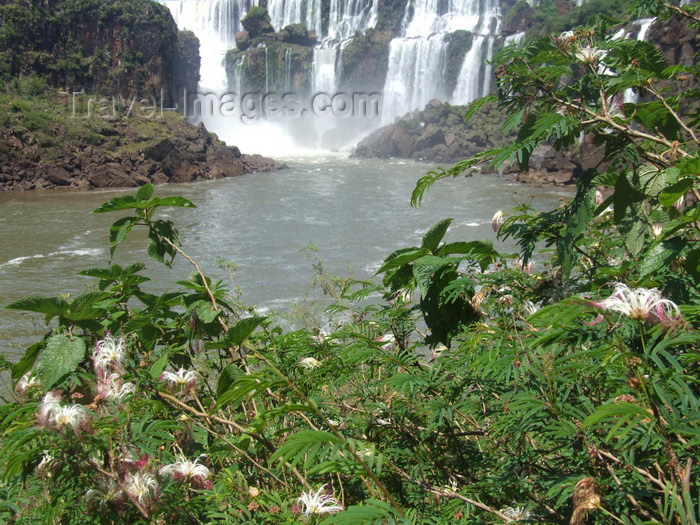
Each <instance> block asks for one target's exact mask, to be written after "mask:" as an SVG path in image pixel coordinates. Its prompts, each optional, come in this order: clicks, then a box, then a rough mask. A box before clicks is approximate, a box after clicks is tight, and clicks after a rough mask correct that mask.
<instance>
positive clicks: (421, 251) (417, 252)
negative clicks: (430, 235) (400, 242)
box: [375, 248, 430, 275]
mask: <svg viewBox="0 0 700 525" xmlns="http://www.w3.org/2000/svg"><path fill="white" fill-rule="evenodd" d="M429 253H430V252H429V251H428V250H427V249H425V248H403V249H401V250H397V251H395V252H394V253H392V254H391V255H389V257H387V258H386V260H385V261H384V264H383V265H382V266H381V268H379V270H377V273H376V274H375V275H379V274H380V273H384V272H386V271H388V270H392V269H394V268H398V267H399V266H403V265H404V264H407V263H411V262H413V261H415V260H416V259H419V258H421V257H423V256H424V255H428V254H429Z"/></svg>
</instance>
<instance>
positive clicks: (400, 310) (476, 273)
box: [0, 0, 700, 525]
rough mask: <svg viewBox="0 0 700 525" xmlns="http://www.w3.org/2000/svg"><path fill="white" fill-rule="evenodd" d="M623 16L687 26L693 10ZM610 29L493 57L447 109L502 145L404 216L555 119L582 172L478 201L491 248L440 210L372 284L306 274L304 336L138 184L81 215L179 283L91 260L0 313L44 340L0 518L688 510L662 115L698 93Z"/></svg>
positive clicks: (697, 315)
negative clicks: (93, 218) (595, 154)
mask: <svg viewBox="0 0 700 525" xmlns="http://www.w3.org/2000/svg"><path fill="white" fill-rule="evenodd" d="M644 5H645V8H647V9H653V11H654V14H656V15H659V16H664V15H666V14H668V13H669V12H678V11H680V12H681V13H682V16H684V17H685V18H686V19H687V20H688V21H689V23H691V24H698V23H700V16H698V13H699V11H700V10H699V9H698V6H697V4H694V5H691V6H687V7H685V8H684V9H681V10H679V8H677V7H676V6H673V5H672V4H666V3H664V2H656V1H654V0H645V4H644ZM611 34H614V28H608V27H607V26H606V24H604V23H602V24H599V25H595V26H591V27H588V28H581V29H578V30H576V31H571V32H569V33H566V34H557V35H553V36H547V37H541V38H537V39H534V40H532V41H530V42H529V43H528V44H526V45H525V46H524V47H523V48H522V49H520V50H518V49H515V48H514V47H509V48H507V49H505V50H504V51H503V52H502V53H501V54H500V55H499V56H498V57H497V58H496V63H495V64H494V66H495V70H496V72H497V77H498V91H497V93H498V94H497V95H493V96H490V97H486V98H485V99H483V100H481V101H478V102H477V103H475V104H474V105H473V106H472V107H471V109H470V110H469V112H468V114H467V117H468V118H469V117H473V115H474V114H476V112H477V111H478V110H479V108H481V107H484V106H485V105H487V104H496V105H497V106H498V107H499V108H500V109H501V111H503V112H504V113H505V114H507V120H506V124H505V128H506V129H505V130H504V132H506V133H507V132H510V131H512V130H517V137H516V138H515V139H514V140H513V141H512V142H510V143H509V144H508V145H506V146H504V147H500V148H494V149H491V150H489V151H485V152H481V153H479V154H478V155H476V156H475V157H474V158H472V159H467V160H465V161H463V162H460V163H458V164H457V165H456V166H454V167H453V168H451V169H449V170H441V171H437V172H432V173H429V174H428V175H426V176H425V177H424V178H422V179H421V180H420V181H419V182H418V185H417V187H416V189H415V191H414V196H413V203H414V204H416V205H418V204H420V202H421V200H422V199H423V198H424V197H425V195H426V192H427V191H428V190H429V188H430V187H431V186H432V184H434V183H436V182H437V181H439V180H440V179H442V178H445V177H450V176H459V175H460V174H462V173H464V171H465V170H467V169H469V168H471V167H473V166H475V165H477V164H479V163H483V162H490V163H492V164H493V165H494V166H495V167H498V166H499V165H500V164H502V163H505V162H513V163H518V164H520V165H521V166H523V167H525V166H527V164H528V160H529V158H530V155H531V154H532V152H533V150H534V149H535V148H536V147H537V146H538V145H540V144H544V143H553V144H554V145H555V146H556V147H565V146H567V145H570V144H573V143H574V142H575V141H576V140H578V138H579V136H580V134H581V133H582V132H583V133H585V134H588V135H591V136H593V137H594V138H595V141H596V143H597V144H599V145H600V147H601V148H604V150H605V154H606V158H607V160H608V163H607V164H606V166H608V167H607V168H605V169H604V170H601V171H599V170H598V169H597V168H591V169H590V170H588V171H586V172H585V173H584V175H583V176H582V177H581V178H580V179H579V181H578V188H577V190H578V191H577V194H576V196H575V198H574V199H573V200H572V201H571V202H569V203H567V204H565V205H562V206H561V207H559V208H556V209H553V210H549V211H545V212H541V213H535V212H534V211H533V210H532V209H531V208H530V207H529V206H528V205H527V204H522V205H521V206H519V207H517V208H516V209H515V210H514V211H513V212H512V213H511V214H510V215H508V214H505V215H504V214H503V213H502V212H501V211H498V212H497V213H496V214H495V215H494V219H493V227H494V230H495V231H497V236H498V237H500V238H502V239H503V238H512V239H514V240H515V241H516V242H517V246H518V253H514V254H509V253H500V252H499V251H498V250H496V249H495V248H494V246H493V244H492V243H491V242H490V241H488V240H484V241H464V242H460V241H458V242H445V240H444V239H445V234H446V232H447V230H448V228H449V226H450V224H451V222H452V219H445V220H443V221H440V222H439V223H438V224H436V225H434V226H433V227H432V228H430V229H429V231H428V232H427V233H426V234H425V236H424V237H423V239H422V242H421V244H420V246H412V247H407V248H404V249H400V250H397V251H395V252H394V253H392V254H390V255H389V256H388V257H387V259H386V260H385V261H384V264H383V265H382V266H381V268H380V269H379V270H378V275H381V276H382V282H381V283H375V282H357V281H337V280H332V279H323V283H324V287H325V289H326V290H327V291H328V292H329V293H331V295H332V296H333V297H335V298H337V299H338V300H337V301H336V303H335V304H334V305H333V306H331V307H330V308H329V309H328V314H329V316H330V322H331V329H332V330H331V332H330V333H323V332H320V331H317V330H313V331H310V330H308V329H299V330H293V331H285V330H283V329H282V328H280V327H279V326H278V325H277V324H276V323H275V320H274V319H273V318H269V317H262V316H259V315H256V314H255V311H254V309H250V308H247V307H245V306H244V305H241V304H238V303H237V301H236V300H235V299H234V298H231V296H230V295H229V291H228V289H227V287H226V286H225V285H224V284H223V283H222V282H215V281H212V280H211V279H209V278H208V277H206V276H205V275H204V274H203V273H202V272H201V270H200V268H199V266H197V264H196V262H195V261H193V260H192V259H191V258H189V256H188V255H187V254H186V253H185V252H184V251H183V248H182V247H181V244H180V240H179V236H178V232H177V229H176V228H175V224H174V223H173V222H172V221H171V220H169V219H166V218H163V216H162V215H161V214H160V212H161V209H162V208H165V207H168V208H172V207H177V208H182V209H183V212H186V209H187V208H192V207H193V206H194V204H193V203H191V202H190V201H188V200H187V199H184V198H182V197H167V198H159V197H156V196H154V190H153V187H152V186H151V185H145V186H143V187H141V188H140V189H139V190H138V191H137V192H136V193H135V195H126V196H122V197H115V198H112V199H110V200H109V201H107V202H106V203H105V204H103V205H102V206H100V207H99V208H98V209H96V210H95V213H114V214H115V215H118V217H117V218H116V220H115V222H114V224H113V225H112V227H111V228H110V230H109V243H110V248H111V251H110V253H111V254H112V255H113V254H114V252H115V250H118V249H120V245H121V243H122V242H123V241H124V239H125V238H126V237H128V236H129V235H132V234H133V233H135V232H136V231H141V232H142V233H143V234H144V238H145V239H146V242H147V246H148V255H149V256H150V257H151V258H152V259H153V260H155V261H157V262H158V263H159V264H164V265H166V266H168V267H169V266H170V265H171V263H172V261H173V259H174V258H175V257H176V256H181V257H184V258H186V259H187V260H188V261H190V262H191V263H192V264H193V270H194V271H193V274H192V275H191V276H190V277H189V278H187V279H184V280H181V281H177V282H175V283H174V286H173V287H172V289H169V290H159V291H158V292H156V293H149V292H146V291H145V290H143V289H142V288H141V286H142V284H143V283H144V282H146V281H147V278H146V277H145V276H143V275H142V272H143V270H144V268H145V265H144V264H143V263H141V262H134V263H133V264H129V265H127V266H120V265H117V264H114V263H113V261H111V260H110V261H107V264H106V265H105V266H103V267H99V268H93V269H89V270H85V271H83V272H81V275H83V276H86V277H90V278H92V279H94V281H93V285H92V286H90V288H89V290H90V291H88V292H86V293H84V294H82V295H80V296H78V297H74V298H66V297H64V296H59V295H57V296H55V297H27V298H25V299H22V300H19V301H16V302H14V303H12V304H11V305H9V306H8V308H11V309H15V310H24V311H29V312H35V313H39V314H42V315H43V316H44V318H45V320H46V323H47V333H46V335H45V336H44V337H43V339H42V340H41V341H39V342H37V343H36V344H34V345H32V346H30V347H29V348H28V349H27V350H26V352H25V354H24V356H23V357H22V359H21V360H20V361H19V362H18V363H15V364H13V365H9V364H8V363H4V362H1V363H0V365H2V366H5V367H8V368H10V371H11V374H12V378H13V380H14V381H15V382H16V391H17V395H18V399H17V400H16V401H13V402H8V403H7V404H5V405H3V406H2V407H0V436H2V437H1V438H0V439H1V441H0V444H1V446H2V448H0V465H1V466H2V467H1V468H2V474H3V475H2V484H0V494H2V499H1V500H0V515H2V517H3V519H5V521H11V522H13V523H36V522H66V523H90V524H93V523H113V522H120V523H183V524H185V523H187V524H189V523H192V524H194V523H203V522H204V523H241V522H247V523H261V524H262V523H265V524H274V523H280V524H281V523H308V522H313V523H327V524H343V523H345V524H357V523H402V524H423V523H436V524H437V523H444V524H455V523H465V524H466V523H514V522H516V523H558V524H564V523H571V524H574V525H579V524H582V523H584V522H585V521H586V519H588V522H589V523H596V524H600V525H603V524H605V525H608V524H625V525H627V524H629V525H639V524H646V523H662V524H676V523H678V524H689V525H692V524H696V523H697V522H698V518H699V513H698V502H699V501H700V476H698V475H697V471H698V462H699V461H700V454H699V453H698V447H700V384H699V383H698V377H699V374H700V353H699V352H698V343H699V342H700V332H698V330H699V329H700V247H698V242H697V241H698V227H697V224H698V221H700V193H699V192H698V190H699V189H700V188H699V185H698V173H700V151H699V148H700V139H699V138H698V135H697V133H696V131H695V130H696V129H697V125H698V117H697V115H696V114H684V113H683V111H682V108H684V107H686V105H685V102H686V101H687V99H691V100H692V99H697V97H698V95H699V94H698V93H697V91H684V90H682V89H680V88H681V87H683V86H684V84H683V83H684V82H686V81H687V80H688V77H690V76H697V75H698V73H699V70H698V68H697V67H685V66H678V65H672V64H668V63H666V60H665V59H664V57H663V56H662V55H661V53H660V52H659V51H658V50H657V49H656V48H655V47H654V46H653V45H652V44H649V43H646V42H640V41H628V40H614V39H612V38H610V35H611ZM662 85H663V86H664V87H666V86H668V89H662V88H661V87H660V86H662ZM627 89H634V90H636V91H637V92H643V93H644V94H645V96H646V98H645V99H642V101H640V102H637V103H623V101H622V95H623V93H624V92H625V91H626V90H627ZM368 191H369V190H368ZM468 205H469V204H468V203H465V206H468ZM540 249H543V250H544V251H542V252H539V251H538V250H540ZM380 295H381V297H382V300H377V301H373V302H369V303H368V301H367V299H368V298H370V297H378V296H380Z"/></svg>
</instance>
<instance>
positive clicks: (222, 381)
mask: <svg viewBox="0 0 700 525" xmlns="http://www.w3.org/2000/svg"><path fill="white" fill-rule="evenodd" d="M242 374H243V371H242V370H241V369H240V368H238V365H237V364H236V363H230V364H228V365H227V366H226V367H225V368H224V369H223V370H222V371H221V374H220V375H219V382H218V383H217V385H216V397H217V398H219V397H221V395H222V394H223V393H224V392H226V391H227V390H228V389H229V387H230V386H231V385H232V384H233V382H234V381H235V380H236V378H238V377H239V376H241V375H242Z"/></svg>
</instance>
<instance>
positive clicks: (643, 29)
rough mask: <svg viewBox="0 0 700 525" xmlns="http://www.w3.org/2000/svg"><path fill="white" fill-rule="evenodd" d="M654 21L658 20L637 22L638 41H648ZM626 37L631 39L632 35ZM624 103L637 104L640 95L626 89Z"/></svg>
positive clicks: (648, 19)
mask: <svg viewBox="0 0 700 525" xmlns="http://www.w3.org/2000/svg"><path fill="white" fill-rule="evenodd" d="M654 21H656V18H641V19H639V20H636V21H635V25H638V26H639V31H637V35H636V36H635V38H636V39H637V40H646V39H647V36H648V34H649V29H650V28H651V24H653V23H654ZM624 36H626V37H630V36H631V35H624ZM622 101H623V102H624V103H625V104H627V103H630V104H636V103H637V102H639V95H638V94H637V93H635V92H634V91H633V90H632V89H626V90H625V93H624V95H623V99H622Z"/></svg>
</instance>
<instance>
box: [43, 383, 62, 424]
mask: <svg viewBox="0 0 700 525" xmlns="http://www.w3.org/2000/svg"><path fill="white" fill-rule="evenodd" d="M59 410H61V396H60V395H59V394H58V393H57V392H53V391H51V392H46V394H45V395H44V399H43V400H42V402H41V404H40V405H39V411H38V412H37V420H38V421H39V425H40V426H42V427H47V426H51V425H53V421H54V418H55V416H56V414H57V413H58V412H59Z"/></svg>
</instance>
